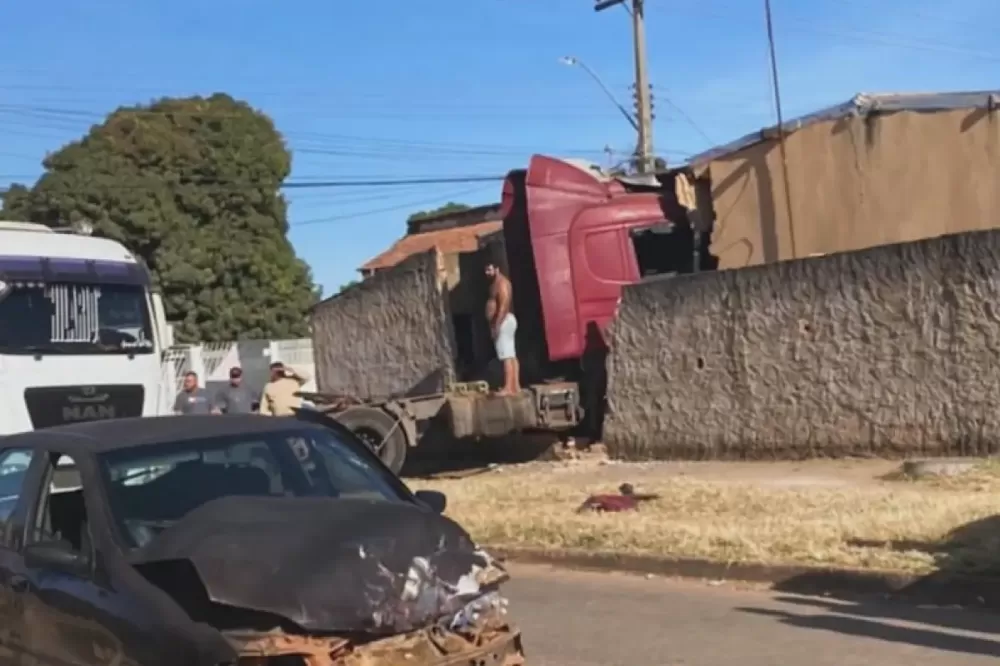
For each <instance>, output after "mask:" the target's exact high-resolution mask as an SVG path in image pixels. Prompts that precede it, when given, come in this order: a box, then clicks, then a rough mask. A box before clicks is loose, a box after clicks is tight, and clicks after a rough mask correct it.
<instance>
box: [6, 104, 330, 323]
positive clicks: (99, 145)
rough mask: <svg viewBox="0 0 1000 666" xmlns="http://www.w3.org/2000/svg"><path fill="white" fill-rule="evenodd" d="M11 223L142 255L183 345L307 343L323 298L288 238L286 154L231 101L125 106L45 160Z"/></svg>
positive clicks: (21, 189)
mask: <svg viewBox="0 0 1000 666" xmlns="http://www.w3.org/2000/svg"><path fill="white" fill-rule="evenodd" d="M42 164H43V166H44V168H45V172H44V174H43V175H42V176H41V177H40V178H39V179H38V181H37V182H36V183H35V184H34V185H33V186H31V187H25V186H23V185H13V186H11V187H10V189H9V190H8V192H7V193H6V194H5V195H4V197H3V214H4V217H5V218H7V219H21V220H28V221H33V222H41V223H44V224H48V225H50V226H67V225H70V224H73V223H76V222H81V221H87V222H90V223H91V224H92V225H93V229H94V234H95V235H99V236H104V237H107V238H112V239H114V240H117V241H119V242H121V243H123V244H124V245H125V246H126V247H128V248H129V249H130V250H131V251H132V252H134V253H136V254H137V255H139V256H141V257H142V259H143V260H145V262H146V264H147V265H148V267H149V268H150V270H151V272H152V273H153V275H154V279H155V280H156V282H157V285H158V286H159V288H160V290H161V291H162V293H163V300H164V306H165V309H166V312H167V318H168V319H169V320H170V321H171V322H173V323H174V324H175V330H176V334H177V338H178V340H179V341H186V342H194V341H221V340H235V339H252V338H287V337H300V336H305V335H308V327H307V320H306V312H307V310H308V308H309V307H310V306H311V305H312V304H313V303H314V302H315V301H316V300H317V298H318V296H319V293H318V290H317V289H316V287H315V285H314V284H313V281H312V276H311V274H310V271H309V267H308V266H307V265H306V264H305V262H303V261H302V260H300V259H299V258H297V257H296V255H295V251H294V250H293V248H292V245H291V243H290V242H289V241H288V238H287V237H286V234H287V232H288V221H287V213H288V204H287V202H286V201H285V198H284V196H283V195H282V194H281V191H280V187H281V184H282V182H283V181H284V180H285V178H287V177H288V174H289V172H290V171H291V155H290V154H289V152H288V149H287V148H286V147H285V144H284V141H283V139H282V137H281V135H280V134H279V133H278V132H277V130H276V129H275V127H274V124H273V123H272V122H271V120H270V118H268V117H267V116H266V115H264V114H263V113H260V112H258V111H255V110H254V109H253V108H251V107H250V106H249V105H247V104H246V103H244V102H240V101H236V100H234V99H233V98H231V97H229V96H228V95H223V94H215V95H212V96H211V97H207V98H203V97H189V98H180V99H162V100H159V101H156V102H153V103H152V104H149V105H144V106H135V107H122V108H119V109H118V110H116V111H114V112H113V113H111V114H110V115H109V116H108V117H107V119H106V120H105V121H104V123H102V124H101V125H96V126H94V127H92V128H91V130H90V131H89V132H88V133H87V135H86V136H84V137H83V138H82V139H80V140H78V141H74V142H72V143H70V144H68V145H66V146H64V147H63V148H62V149H60V150H59V151H57V152H55V153H52V154H50V155H49V156H48V157H46V158H45V160H44V161H43V163H42Z"/></svg>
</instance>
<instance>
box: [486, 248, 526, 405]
mask: <svg viewBox="0 0 1000 666" xmlns="http://www.w3.org/2000/svg"><path fill="white" fill-rule="evenodd" d="M486 277H487V279H488V280H489V281H490V296H489V299H487V301H486V320H487V321H488V322H489V323H490V331H491V332H492V334H493V344H494V345H495V347H496V350H497V358H499V359H500V361H501V362H502V363H503V388H501V389H500V390H499V391H498V392H497V395H514V394H516V393H520V392H521V377H520V374H521V365H520V364H519V363H518V362H517V353H516V351H515V349H514V334H515V333H517V320H516V319H515V318H514V313H513V312H511V310H510V308H511V288H510V280H508V279H507V278H506V277H505V276H504V275H503V273H501V272H500V269H499V268H497V265H496V264H494V263H488V264H486Z"/></svg>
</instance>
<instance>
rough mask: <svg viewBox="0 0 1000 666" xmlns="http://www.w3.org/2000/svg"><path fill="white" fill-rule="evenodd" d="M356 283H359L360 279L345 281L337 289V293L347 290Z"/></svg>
mask: <svg viewBox="0 0 1000 666" xmlns="http://www.w3.org/2000/svg"><path fill="white" fill-rule="evenodd" d="M356 284H361V280H350V281H348V282H345V283H344V284H342V285H340V289H338V290H337V293H338V294H339V293H340V292H342V291H347V290H348V289H350V288H351V287H353V286H354V285H356Z"/></svg>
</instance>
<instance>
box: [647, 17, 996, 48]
mask: <svg viewBox="0 0 1000 666" xmlns="http://www.w3.org/2000/svg"><path fill="white" fill-rule="evenodd" d="M720 4H723V5H729V6H735V5H733V3H728V2H724V3H720ZM688 6H689V7H692V8H694V9H695V10H696V11H699V12H703V13H705V14H707V15H708V16H713V17H716V18H720V19H732V17H733V14H732V12H724V11H718V10H713V9H711V7H710V6H706V5H705V4H704V3H701V4H694V5H688ZM739 6H740V7H743V6H745V5H744V4H743V3H740V5H739ZM657 7H658V8H659V9H661V10H662V9H664V8H665V6H664V5H662V4H660V5H657ZM674 10H676V8H674ZM781 20H782V21H785V22H791V23H796V24H798V27H797V29H798V30H799V31H801V32H808V33H813V34H819V35H826V36H829V37H835V38H839V39H848V40H854V41H862V42H868V43H872V44H880V45H882V46H889V47H893V48H900V49H907V50H914V51H925V52H928V53H947V54H950V55H955V56H965V57H970V58H974V59H978V60H985V61H991V62H1000V53H997V52H992V51H980V50H976V49H967V48H963V47H961V46H955V45H954V44H947V43H945V42H939V41H934V40H923V39H917V40H913V39H909V38H907V37H905V36H901V35H898V34H897V35H894V34H890V33H883V32H874V31H869V30H833V29H829V28H823V27H817V23H816V21H815V20H813V19H808V18H803V17H799V16H794V15H787V14H782V16H781Z"/></svg>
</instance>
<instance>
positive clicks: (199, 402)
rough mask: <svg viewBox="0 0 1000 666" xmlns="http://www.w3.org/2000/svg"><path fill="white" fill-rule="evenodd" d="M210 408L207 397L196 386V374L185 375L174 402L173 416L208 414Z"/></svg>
mask: <svg viewBox="0 0 1000 666" xmlns="http://www.w3.org/2000/svg"><path fill="white" fill-rule="evenodd" d="M211 407H212V406H211V404H210V403H209V400H208V395H207V394H206V393H205V391H204V389H202V388H201V387H200V386H198V373H197V372H187V373H185V374H184V385H183V388H182V389H181V392H180V393H178V394H177V399H176V400H174V414H208V413H210V412H211Z"/></svg>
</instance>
